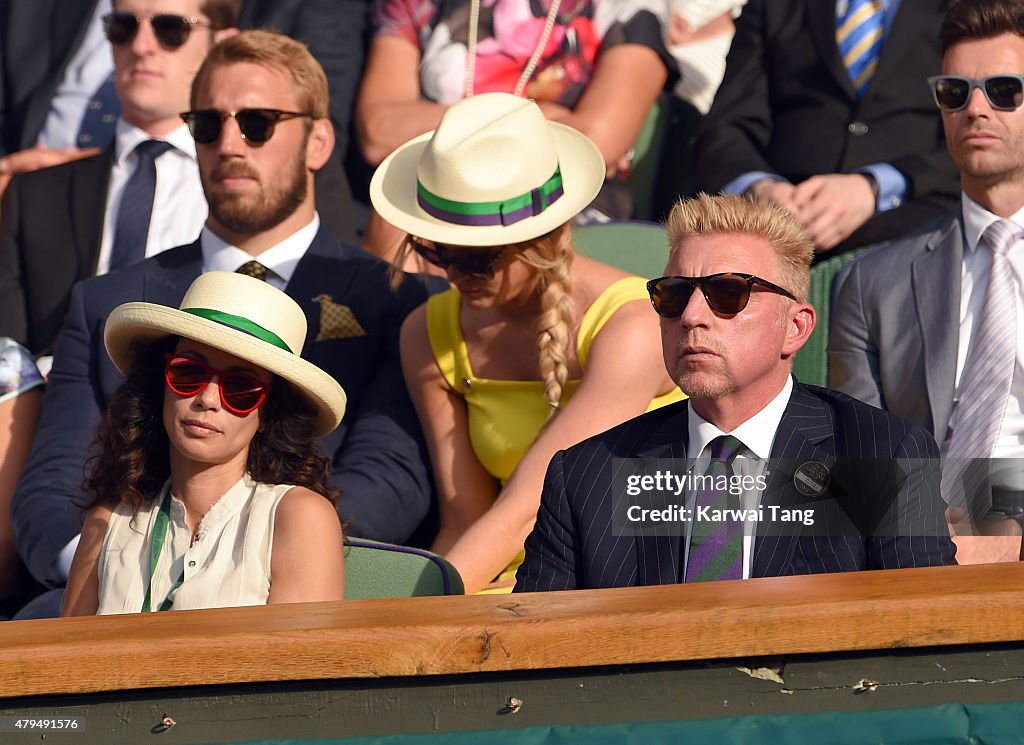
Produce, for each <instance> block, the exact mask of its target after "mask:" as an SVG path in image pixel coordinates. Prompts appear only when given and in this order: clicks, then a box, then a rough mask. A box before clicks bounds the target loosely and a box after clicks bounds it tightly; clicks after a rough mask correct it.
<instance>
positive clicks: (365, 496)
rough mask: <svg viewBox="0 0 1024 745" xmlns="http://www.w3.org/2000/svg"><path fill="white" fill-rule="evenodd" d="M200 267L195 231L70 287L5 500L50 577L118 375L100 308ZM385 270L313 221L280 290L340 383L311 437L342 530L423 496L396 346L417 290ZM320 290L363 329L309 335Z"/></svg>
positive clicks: (173, 297)
mask: <svg viewBox="0 0 1024 745" xmlns="http://www.w3.org/2000/svg"><path fill="white" fill-rule="evenodd" d="M201 269H202V254H201V250H200V248H199V244H198V242H197V243H195V244H192V245H190V246H183V247H179V248H174V249H171V250H169V251H165V252H163V253H161V254H158V255H157V256H155V257H153V258H150V259H147V260H146V261H143V262H140V263H138V264H134V265H131V266H129V267H127V268H125V269H123V270H121V271H118V272H114V273H113V274H107V275H103V276H101V277H96V278H94V279H91V280H89V281H87V282H84V283H82V284H79V285H77V286H76V287H75V290H74V292H73V293H72V300H71V309H70V312H69V314H68V319H67V323H66V324H65V326H64V329H63V331H62V332H61V336H60V339H59V341H58V344H57V349H56V353H55V356H54V366H53V370H52V372H51V373H50V378H49V385H48V386H47V389H46V395H45V398H44V400H43V415H42V418H41V421H40V423H39V429H38V431H37V433H36V438H35V440H34V443H33V449H32V454H31V456H30V458H29V462H28V465H27V466H26V468H25V472H24V474H23V476H22V479H21V481H20V483H19V485H18V490H17V492H16V494H15V497H14V503H13V507H12V518H13V523H14V531H15V542H16V544H17V547H18V552H19V554H20V555H21V557H22V559H23V560H24V561H25V563H26V565H27V566H28V567H29V571H30V572H31V573H32V574H33V576H34V577H35V578H36V579H37V580H38V581H40V582H42V583H44V584H48V585H50V586H54V585H55V584H58V583H57V582H56V581H55V579H54V576H53V573H54V570H55V561H56V559H57V556H58V554H59V552H60V551H61V550H62V549H63V548H64V547H65V546H66V545H67V544H68V542H69V541H71V540H72V538H74V537H75V536H76V535H78V534H79V532H80V531H81V513H80V511H79V510H77V509H76V508H75V507H74V506H73V504H72V500H77V499H79V498H80V497H81V496H82V481H83V469H84V463H85V460H86V454H87V450H88V446H89V443H90V441H91V439H92V436H93V430H94V428H95V426H96V424H97V423H98V421H99V418H100V416H101V413H102V411H103V409H104V407H105V406H106V404H107V402H108V401H109V399H110V397H111V395H112V394H113V393H114V391H115V389H116V388H117V387H118V385H120V383H121V381H122V377H121V375H120V374H119V373H118V372H117V371H116V369H115V368H114V366H113V363H112V362H111V361H110V358H109V357H108V356H107V353H106V351H105V349H104V347H103V329H104V324H105V323H106V319H107V316H108V314H109V313H110V311H111V310H113V308H115V307H116V306H118V305H120V304H121V303H125V302H129V301H146V302H152V303H160V304H164V305H168V306H173V307H175V308H176V307H178V305H179V304H180V302H181V298H182V297H183V296H184V294H185V291H186V290H187V289H188V287H189V285H190V284H191V283H192V281H193V280H194V279H195V278H196V277H198V276H199V274H200V271H201ZM386 274H387V265H386V264H384V263H383V262H381V261H379V260H378V259H376V258H374V257H371V256H370V255H369V254H366V253H364V252H362V251H360V250H359V249H357V248H353V247H350V246H346V245H343V244H339V243H338V242H337V241H335V240H334V239H333V238H331V237H330V236H329V235H327V233H326V231H325V230H324V229H323V228H321V230H320V232H319V233H318V234H317V236H316V238H315V239H314V240H313V243H312V244H311V246H310V248H309V249H308V250H307V252H306V254H305V256H304V257H303V258H302V260H301V261H300V262H299V264H298V266H297V267H296V269H295V273H294V275H293V276H292V279H291V281H290V282H289V283H288V286H287V287H286V288H285V291H286V292H287V293H288V294H289V295H290V296H291V297H292V298H293V299H294V300H295V301H296V302H297V303H298V304H299V305H300V306H301V307H302V308H303V310H304V311H305V313H306V318H307V322H308V325H309V330H308V334H307V337H306V343H305V346H304V347H303V350H302V357H303V358H305V359H307V360H309V361H310V362H312V363H313V364H315V365H318V366H319V367H321V368H322V369H324V370H325V371H327V372H328V373H330V374H331V375H332V376H333V377H334V378H336V379H337V380H338V382H340V383H341V384H342V386H343V387H344V388H345V392H346V394H347V395H348V408H347V411H346V413H345V418H344V420H343V422H342V424H341V426H340V427H339V428H338V429H337V430H335V431H334V432H333V433H331V434H329V435H327V436H326V437H324V438H322V439H321V441H320V442H321V445H322V446H323V448H324V450H325V452H326V453H327V454H328V455H329V456H330V457H331V458H332V462H333V475H332V483H333V484H334V485H336V486H338V487H340V488H341V490H342V492H343V496H342V498H341V501H340V502H339V504H338V511H339V513H340V514H341V516H342V518H343V519H344V520H345V521H346V523H347V524H346V531H347V532H348V533H351V534H353V535H359V536H364V537H368V538H375V539H379V540H385V541H395V542H401V541H403V540H405V539H406V538H407V537H408V536H409V535H410V534H411V533H412V532H413V531H414V530H415V528H416V527H417V525H418V524H419V523H420V521H421V520H422V518H423V517H424V515H425V514H426V512H427V509H428V506H429V504H430V497H431V495H430V489H429V485H428V469H427V465H426V463H427V456H426V453H425V449H424V448H423V445H422V437H421V434H420V430H419V424H418V422H417V420H416V414H415V411H414V410H413V408H412V404H411V402H410V401H409V397H408V393H407V392H406V388H405V384H404V382H403V379H402V372H401V365H400V362H399V357H398V331H399V328H400V326H401V322H402V320H403V319H404V317H405V315H406V314H407V313H408V312H409V311H410V310H412V309H413V308H414V307H416V306H417V305H419V304H420V303H421V302H423V301H424V300H425V298H426V293H425V291H424V289H423V286H422V285H421V284H420V283H418V282H415V281H414V280H409V281H407V282H405V283H404V284H403V285H402V286H401V288H400V289H399V291H398V292H397V294H396V293H395V292H392V291H391V290H390V289H389V287H388V283H387V276H386ZM323 293H327V294H329V295H330V297H331V299H332V300H333V302H335V303H339V304H343V305H347V306H348V307H349V308H350V309H351V310H352V312H353V314H354V315H355V317H356V319H357V320H358V322H359V324H360V325H361V326H362V327H363V329H365V331H366V335H365V336H349V337H346V338H330V339H326V340H318V339H317V334H318V331H319V330H320V328H321V324H320V307H321V306H320V305H319V304H318V303H317V302H316V301H315V300H314V298H317V297H318V296H320V295H321V294H323Z"/></svg>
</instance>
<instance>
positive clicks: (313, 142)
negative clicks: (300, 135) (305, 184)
mask: <svg viewBox="0 0 1024 745" xmlns="http://www.w3.org/2000/svg"><path fill="white" fill-rule="evenodd" d="M333 150H334V125H332V124H331V120H330V119H314V120H313V127H312V128H311V129H310V131H309V139H308V140H307V142H306V167H307V168H309V170H311V171H319V170H320V169H321V168H323V167H324V164H325V163H327V159H328V158H330V157H331V152H332V151H333Z"/></svg>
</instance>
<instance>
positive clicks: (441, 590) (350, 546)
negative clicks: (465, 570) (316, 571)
mask: <svg viewBox="0 0 1024 745" xmlns="http://www.w3.org/2000/svg"><path fill="white" fill-rule="evenodd" d="M411 551H415V552H416V553H412V552H411ZM446 576H447V579H448V592H447V593H445V577H446ZM463 592H465V590H464V588H463V585H462V578H461V577H459V573H458V571H457V570H456V569H455V567H453V566H452V565H451V564H449V563H448V562H447V561H445V560H444V559H443V558H441V557H440V556H438V555H436V554H431V553H430V552H429V551H422V550H418V549H406V548H404V547H401V546H393V545H392V544H389V543H379V542H377V541H368V540H366V539H364V538H356V539H352V541H351V542H348V541H346V543H345V599H346V600H365V599H368V598H409V597H417V596H423V595H445V594H448V595H461V594H463Z"/></svg>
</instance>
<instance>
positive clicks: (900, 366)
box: [828, 210, 964, 443]
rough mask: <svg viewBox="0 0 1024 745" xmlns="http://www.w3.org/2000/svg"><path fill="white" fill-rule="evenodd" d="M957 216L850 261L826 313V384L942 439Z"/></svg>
mask: <svg viewBox="0 0 1024 745" xmlns="http://www.w3.org/2000/svg"><path fill="white" fill-rule="evenodd" d="M963 235H964V232H963V221H962V216H961V214H960V211H959V210H958V211H957V212H956V214H953V215H950V216H948V217H944V218H942V219H941V220H939V221H937V222H935V223H932V224H931V225H930V226H927V227H925V228H922V229H921V230H920V231H918V232H916V233H913V234H911V235H909V236H907V237H906V238H904V239H902V240H899V241H896V242H895V243H893V244H891V245H889V246H887V247H885V248H883V249H880V250H878V251H873V252H870V253H867V254H864V255H863V256H860V257H858V258H857V259H856V260H855V261H853V262H852V263H851V264H850V267H849V272H848V274H847V275H846V280H845V282H843V284H842V287H841V289H840V291H839V294H838V296H837V298H836V302H835V305H834V307H833V309H832V319H831V331H830V336H829V345H828V361H829V384H830V386H831V387H833V388H835V389H837V390H840V391H843V392H844V393H848V394H849V395H851V396H853V397H855V398H859V399H860V400H861V401H865V402H867V403H869V404H872V405H874V406H878V407H880V408H883V409H885V410H886V411H890V412H892V413H893V414H896V415H897V416H901V417H903V418H904V419H909V420H910V421H911V422H913V423H914V424H917V425H919V426H921V427H924V428H925V429H927V430H928V431H929V432H931V433H932V435H933V436H934V437H935V439H936V441H938V442H940V443H941V442H943V441H944V440H945V439H946V433H947V430H948V427H949V418H950V415H951V414H952V410H953V395H954V383H955V377H956V355H957V345H958V343H959V331H958V328H957V324H958V316H959V309H960V273H961V265H962V263H963V253H964V239H963Z"/></svg>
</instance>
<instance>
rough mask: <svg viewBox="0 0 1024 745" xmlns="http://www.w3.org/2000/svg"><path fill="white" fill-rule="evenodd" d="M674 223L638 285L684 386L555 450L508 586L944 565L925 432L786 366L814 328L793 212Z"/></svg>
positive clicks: (714, 211)
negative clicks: (660, 403)
mask: <svg viewBox="0 0 1024 745" xmlns="http://www.w3.org/2000/svg"><path fill="white" fill-rule="evenodd" d="M668 233H669V244H670V246H671V247H672V250H671V254H670V256H669V260H668V265H667V267H666V270H665V273H666V276H665V277H661V278H658V279H654V280H651V282H649V283H648V289H649V291H650V294H651V301H652V304H653V305H654V309H655V311H656V312H657V313H658V314H659V316H661V338H662V351H663V354H664V359H665V365H666V368H667V369H668V372H669V374H670V375H671V376H672V378H673V379H674V380H675V381H676V382H677V383H678V384H679V387H680V388H681V389H682V390H683V391H684V392H685V393H687V394H688V395H689V400H688V401H683V402H681V403H677V404H672V405H669V406H666V407H663V408H661V409H658V410H656V411H652V412H649V413H647V414H644V415H642V416H640V417H638V418H635V419H631V420H629V421H627V422H625V423H624V424H622V425H620V426H618V427H615V428H614V429H611V430H609V431H607V432H604V433H602V434H599V435H597V436H596V437H591V438H590V439H587V440H584V441H583V442H581V443H580V444H578V445H575V446H573V447H570V448H568V449H566V450H563V451H561V452H559V453H557V454H556V455H555V457H554V458H553V459H552V461H551V464H550V466H549V467H548V472H547V477H546V479H545V482H544V491H543V494H542V495H541V506H540V511H539V513H538V515H537V522H536V525H535V526H534V529H533V532H532V533H531V535H530V537H529V538H528V539H527V541H526V560H525V562H524V563H523V565H522V566H521V567H520V569H519V573H518V574H517V576H516V591H517V592H528V591H536V590H567V589H583V588H594V587H624V586H633V585H653V584H673V583H678V582H701V581H710V580H729V579H746V578H750V577H771V576H783V575H791V574H817V573H826V572H844V571H856V570H861V569H890V568H898V567H910V566H933V565H941V564H950V563H953V554H954V550H953V545H952V543H951V542H950V540H949V536H948V535H947V533H946V528H945V523H944V521H943V517H942V508H943V504H942V501H941V499H940V498H939V493H938V470H937V469H936V468H929V465H934V462H935V461H937V459H938V451H937V448H936V446H935V442H934V441H933V440H932V439H931V438H930V437H929V436H928V433H927V432H925V431H924V430H923V429H921V428H919V427H914V426H913V425H911V424H909V423H908V422H905V421H902V420H900V419H897V418H896V417H894V416H892V415H889V414H886V413H885V412H883V411H880V410H878V409H875V408H873V407H870V406H867V405H865V404H863V403H861V402H859V401H856V400H854V399H852V398H850V397H849V396H846V395H843V394H839V393H834V392H832V391H828V390H824V389H821V388H816V387H811V386H804V385H801V384H800V383H799V382H797V381H795V380H794V379H793V377H792V375H791V374H790V369H791V364H792V358H793V355H794V354H795V353H796V351H797V350H798V349H800V347H801V346H802V345H803V344H804V342H806V341H807V338H808V336H809V335H810V333H811V331H813V329H814V324H815V311H814V308H813V306H811V305H809V304H808V303H807V302H806V299H807V287H808V281H809V276H808V274H809V266H810V262H811V257H812V255H813V251H814V249H813V246H812V244H811V241H810V239H809V238H808V236H807V234H806V233H805V232H804V230H803V229H802V228H801V227H800V226H799V224H798V223H797V222H796V220H795V218H793V217H792V216H791V215H790V214H789V213H788V212H787V211H786V210H784V209H783V208H781V207H778V206H774V205H768V206H763V205H757V204H753V203H751V202H748V201H746V200H744V199H741V198H740V197H735V196H716V197H710V196H707V195H704V194H702V195H699V196H698V197H697V198H696V199H693V200H690V201H686V202H681V203H679V204H677V205H676V207H675V208H674V209H673V211H672V214H671V215H670V216H669V219H668ZM737 479H738V480H737Z"/></svg>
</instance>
